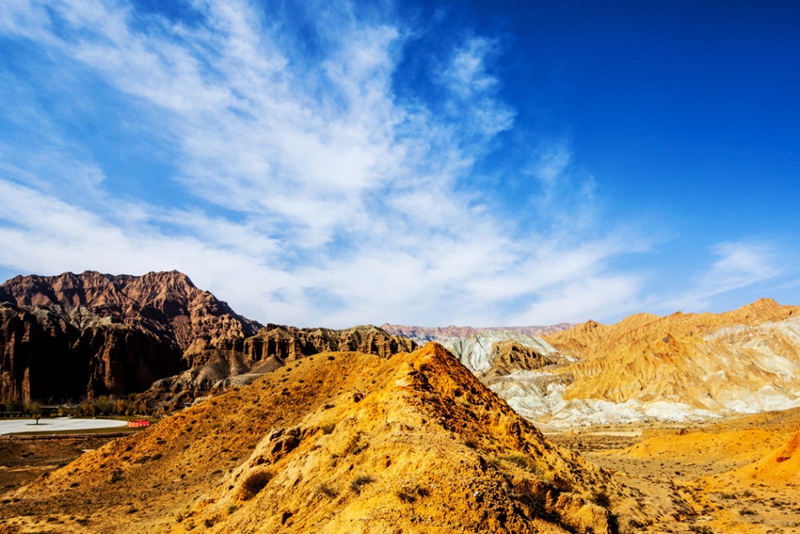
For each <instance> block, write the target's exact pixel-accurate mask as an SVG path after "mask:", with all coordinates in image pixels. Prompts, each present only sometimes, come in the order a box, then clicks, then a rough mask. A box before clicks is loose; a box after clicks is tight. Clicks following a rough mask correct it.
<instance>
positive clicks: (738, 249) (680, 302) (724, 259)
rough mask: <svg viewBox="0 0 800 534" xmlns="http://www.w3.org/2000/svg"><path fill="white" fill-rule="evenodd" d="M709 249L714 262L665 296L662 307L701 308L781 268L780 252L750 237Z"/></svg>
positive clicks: (777, 271)
mask: <svg viewBox="0 0 800 534" xmlns="http://www.w3.org/2000/svg"><path fill="white" fill-rule="evenodd" d="M709 251H710V252H711V254H712V255H713V256H714V257H715V258H716V259H715V261H713V262H712V263H711V264H710V265H709V266H708V267H707V269H706V270H705V271H704V272H702V273H700V274H698V275H697V276H695V277H694V280H693V284H692V287H691V288H690V289H689V290H688V291H686V292H684V293H683V294H681V295H680V296H678V297H677V298H674V299H665V301H664V302H663V304H662V307H664V308H666V309H681V310H684V311H699V310H703V309H705V308H707V307H708V305H709V304H710V302H711V301H712V300H713V298H714V297H716V296H717V295H720V294H723V293H728V292H731V291H735V290H738V289H742V288H745V287H749V286H753V285H756V284H759V283H762V282H764V281H767V280H771V279H773V278H776V277H777V276H779V275H780V274H782V273H783V271H784V269H783V268H782V267H781V263H782V258H781V254H780V253H779V251H778V250H777V249H776V248H775V247H774V246H772V245H771V244H769V243H767V242H759V241H756V240H753V239H751V240H743V241H736V242H725V243H718V244H716V245H714V246H712V247H710V249H709Z"/></svg>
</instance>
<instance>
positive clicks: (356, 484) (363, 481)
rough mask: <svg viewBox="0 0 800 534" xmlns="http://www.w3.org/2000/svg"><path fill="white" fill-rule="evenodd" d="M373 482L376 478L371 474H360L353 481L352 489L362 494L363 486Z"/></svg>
mask: <svg viewBox="0 0 800 534" xmlns="http://www.w3.org/2000/svg"><path fill="white" fill-rule="evenodd" d="M372 482H375V479H374V478H372V477H371V476H369V475H359V476H357V477H356V478H354V479H353V481H352V482H351V483H350V489H351V490H352V491H354V492H356V493H358V494H360V493H361V486H366V485H367V484H370V483H372Z"/></svg>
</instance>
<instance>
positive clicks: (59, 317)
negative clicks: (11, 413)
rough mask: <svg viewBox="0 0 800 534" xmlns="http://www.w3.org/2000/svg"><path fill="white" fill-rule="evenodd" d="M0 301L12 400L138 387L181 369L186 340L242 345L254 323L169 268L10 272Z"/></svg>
mask: <svg viewBox="0 0 800 534" xmlns="http://www.w3.org/2000/svg"><path fill="white" fill-rule="evenodd" d="M0 299H2V300H3V301H4V303H3V304H0V398H3V399H6V400H14V401H27V400H31V399H37V400H43V401H63V400H78V399H79V398H81V397H82V396H89V397H93V396H96V395H103V394H109V393H111V394H120V395H121V394H126V393H130V392H135V391H142V390H144V389H147V388H148V387H149V386H150V385H151V384H152V383H153V382H154V381H155V380H157V379H159V378H163V377H165V376H170V375H173V374H176V373H179V372H181V371H183V370H184V369H186V368H187V367H188V366H189V365H190V363H189V362H187V361H186V360H185V359H184V358H183V353H184V351H185V350H186V349H188V348H189V347H190V346H191V344H192V343H193V342H194V341H196V340H200V341H201V342H203V343H207V344H217V343H218V344H225V342H231V341H230V340H237V339H238V340H240V341H243V340H244V337H245V336H246V335H252V334H254V333H255V332H256V330H257V328H258V326H259V325H258V323H255V322H254V321H250V320H249V319H245V318H243V317H241V316H239V315H237V314H235V313H234V312H233V311H232V310H231V309H230V308H229V307H228V305H227V304H225V303H224V302H222V301H219V300H217V299H216V298H215V297H214V296H213V295H212V294H211V293H209V292H207V291H201V290H199V289H197V288H196V287H195V286H194V284H192V282H191V280H189V278H188V277H187V276H186V275H184V274H182V273H179V272H176V271H172V272H166V273H148V274H146V275H144V276H141V277H137V276H128V275H121V276H114V275H106V274H100V273H97V272H93V271H87V272H84V273H81V274H79V275H76V274H72V273H64V274H62V275H59V276H54V277H42V276H26V277H23V276H17V277H15V278H12V279H11V280H8V281H7V282H5V283H4V284H3V285H2V286H0Z"/></svg>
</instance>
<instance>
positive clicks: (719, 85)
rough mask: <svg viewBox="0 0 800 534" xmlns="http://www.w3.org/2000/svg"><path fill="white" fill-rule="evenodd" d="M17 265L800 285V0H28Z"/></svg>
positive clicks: (613, 306)
mask: <svg viewBox="0 0 800 534" xmlns="http://www.w3.org/2000/svg"><path fill="white" fill-rule="evenodd" d="M0 51H1V52H2V53H0V277H2V278H4V279H5V278H10V277H11V276H14V275H16V274H20V273H21V274H29V273H38V274H57V273H60V272H63V271H67V270H69V271H75V272H80V271H83V270H87V269H92V270H99V271H101V272H110V273H131V274H143V273H145V272H148V271H153V270H168V269H179V270H181V271H183V272H185V273H187V274H188V275H189V276H190V277H191V278H192V280H193V281H194V282H195V284H197V285H198V286H199V287H201V288H204V289H208V290H210V291H212V292H213V293H215V294H216V295H217V296H218V297H220V298H222V299H224V300H226V301H228V302H229V303H230V304H231V305H232V306H233V308H234V309H236V310H237V311H239V312H240V313H242V314H245V315H247V316H249V317H252V318H254V319H257V320H260V321H262V322H267V321H270V322H277V323H284V324H294V325H298V326H311V325H324V326H331V327H345V326H350V325H354V324H362V323H374V324H381V323H383V322H387V321H388V322H393V323H401V324H418V325H419V324H422V325H446V324H462V325H464V324H468V325H473V326H481V325H485V326H488V325H531V324H552V323H556V322H561V321H569V322H579V321H584V320H587V319H589V318H593V319H595V320H599V321H602V322H613V321H616V320H618V319H620V318H622V317H624V316H625V315H628V314H631V313H636V312H652V313H659V314H667V313H672V312H674V311H677V310H682V311H684V312H699V311H723V310H727V309H732V308H735V307H738V306H741V305H743V304H746V303H748V302H751V301H753V300H755V299H757V298H761V297H771V298H774V299H776V300H778V301H779V302H781V303H788V304H798V303H800V270H799V269H798V267H797V265H798V256H800V254H798V245H797V243H798V242H800V240H798V237H800V236H798V234H799V233H800V230H798V228H800V224H798V222H800V221H798V210H797V206H798V201H800V186H798V176H800V103H798V96H797V95H800V68H798V67H800V7H798V5H797V4H796V3H794V2H771V3H768V4H763V3H755V2H735V1H731V2H702V1H691V2H690V1H670V2H656V1H654V2H611V1H610V2H589V1H582V2H578V1H564V2H513V1H493V2H478V1H475V2H463V1H462V2H405V1H399V2H390V1H384V2H378V3H375V2H368V3H367V2H365V3H359V2H344V1H343V2H322V1H319V2H315V1H308V2H277V1H275V2H247V1H245V0H221V1H207V0H192V1H186V2H180V1H174V2H169V3H165V2H159V1H155V0H146V1H125V0H118V1H104V0H55V1H48V2H43V1H31V0H8V1H6V2H3V5H2V7H0Z"/></svg>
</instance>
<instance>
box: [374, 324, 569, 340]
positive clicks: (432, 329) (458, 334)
mask: <svg viewBox="0 0 800 534" xmlns="http://www.w3.org/2000/svg"><path fill="white" fill-rule="evenodd" d="M573 326H575V325H574V324H572V323H558V324H554V325H549V326H487V327H472V326H455V325H450V326H406V325H395V324H389V323H384V324H383V325H381V328H382V329H383V330H385V331H386V332H388V333H389V334H393V335H399V336H405V337H410V338H414V339H430V340H433V339H441V338H462V339H463V338H467V337H470V336H475V335H478V334H480V333H483V332H512V333H514V334H519V335H523V336H531V337H537V336H548V335H550V334H555V333H556V332H561V331H562V330H568V329H570V328H572V327H573Z"/></svg>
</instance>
